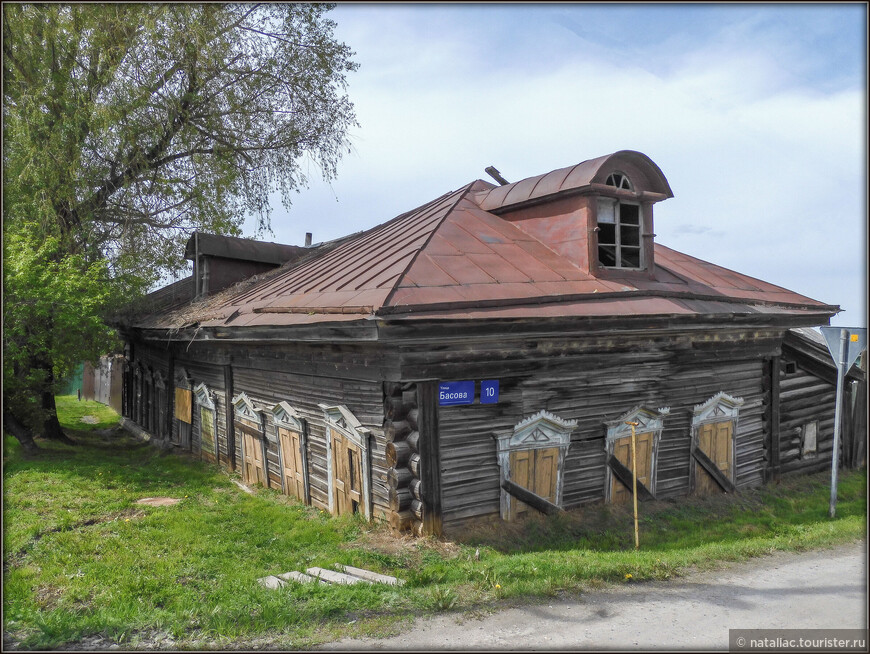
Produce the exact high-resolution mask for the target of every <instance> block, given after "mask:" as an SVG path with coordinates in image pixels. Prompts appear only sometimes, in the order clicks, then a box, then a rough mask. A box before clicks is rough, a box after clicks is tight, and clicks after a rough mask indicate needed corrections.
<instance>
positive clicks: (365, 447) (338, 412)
mask: <svg viewBox="0 0 870 654" xmlns="http://www.w3.org/2000/svg"><path fill="white" fill-rule="evenodd" d="M317 406H319V407H320V409H321V410H322V411H323V417H324V420H325V422H326V479H327V484H326V486H327V491H328V499H329V512H330V513H334V512H335V491H334V488H333V486H334V481H333V478H332V469H333V465H332V458H333V454H332V435H331V434H330V433H329V430H330V429H334V430H336V431H338V432H339V433H340V434H341V435H342V436H344V437H345V438H347V439H348V440H349V441H350V442H351V443H353V444H354V445H356V446H357V447H359V448H360V455H361V459H362V460H361V461H360V469H361V470H362V488H361V492H362V496H363V502H362V507H363V516H364V517H365V519H366V520H371V519H372V511H373V506H372V479H371V477H372V469H371V465H370V464H369V459H370V456H371V453H370V451H369V434H370V433H371V430H370V429H369V428H367V427H363V426H362V423H360V421H359V420H357V418H356V416H355V415H353V413H352V412H351V411H350V409H348V408H347V406H345V405H344V404H336V405H327V404H318V405H317Z"/></svg>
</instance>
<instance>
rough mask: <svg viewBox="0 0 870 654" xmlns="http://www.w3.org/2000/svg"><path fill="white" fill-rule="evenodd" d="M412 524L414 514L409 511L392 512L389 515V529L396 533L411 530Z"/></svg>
mask: <svg viewBox="0 0 870 654" xmlns="http://www.w3.org/2000/svg"><path fill="white" fill-rule="evenodd" d="M413 522H414V514H413V513H412V512H411V510H410V509H407V510H405V511H393V512H391V513H390V527H392V528H393V529H395V530H396V531H405V530H407V529H410V528H411V525H412V524H413Z"/></svg>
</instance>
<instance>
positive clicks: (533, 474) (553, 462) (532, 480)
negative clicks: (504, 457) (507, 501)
mask: <svg viewBox="0 0 870 654" xmlns="http://www.w3.org/2000/svg"><path fill="white" fill-rule="evenodd" d="M558 469H559V448H558V447H548V448H546V449H539V450H514V451H513V452H511V453H510V478H511V481H512V482H514V483H515V484H517V485H518V486H522V487H523V488H525V489H527V490H530V491H532V492H533V493H534V494H535V495H537V496H539V497H543V498H544V499H545V500H549V501H550V502H552V503H553V504H555V503H556V479H557V476H558ZM528 510H529V506H528V505H527V504H526V503H525V502H521V501H519V500H517V499H514V501H513V502H512V503H511V513H510V517H509V519H510V520H513V519H515V518H517V517H519V516H520V515H522V514H523V513H526V512H527V511H528Z"/></svg>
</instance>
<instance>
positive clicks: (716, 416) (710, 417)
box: [689, 391, 745, 488]
mask: <svg viewBox="0 0 870 654" xmlns="http://www.w3.org/2000/svg"><path fill="white" fill-rule="evenodd" d="M744 402H745V400H744V399H743V398H742V397H734V396H732V395H729V394H728V393H726V392H725V391H719V392H718V393H716V394H715V395H714V396H713V397H711V398H710V399H709V400H707V401H706V402H703V403H701V404H698V405H696V406H695V407H694V408H693V409H692V451H693V452H694V451H695V448H697V447H698V435H699V431H700V427H702V426H703V425H706V424H710V423H715V422H727V421H729V420H730V421H731V469H730V470H729V471H728V472H729V474H728V480H729V481H730V482H731V483H732V484H735V485H736V479H737V424H738V417H739V416H740V407H741V406H743V404H744ZM689 460H690V464H691V465H690V467H689V480H690V486H691V487H692V488H694V485H695V476H696V475H697V472H696V469H697V466H698V462H697V461H695V457H694V456H691V457H689Z"/></svg>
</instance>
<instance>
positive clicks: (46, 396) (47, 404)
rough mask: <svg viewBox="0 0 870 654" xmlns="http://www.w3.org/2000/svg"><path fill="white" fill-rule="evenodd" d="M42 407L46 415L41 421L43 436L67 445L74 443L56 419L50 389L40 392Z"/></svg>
mask: <svg viewBox="0 0 870 654" xmlns="http://www.w3.org/2000/svg"><path fill="white" fill-rule="evenodd" d="M42 408H43V409H45V413H46V415H47V417H46V419H45V422H44V423H42V435H43V437H44V438H48V439H49V440H53V441H58V442H60V443H66V444H67V445H76V442H75V441H74V440H71V439H70V438H69V437H68V436H67V435H66V434H64V433H63V428H62V427H61V426H60V421H58V419H57V405H56V404H55V401H54V393H53V392H52V391H50V390H48V391H43V392H42Z"/></svg>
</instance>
